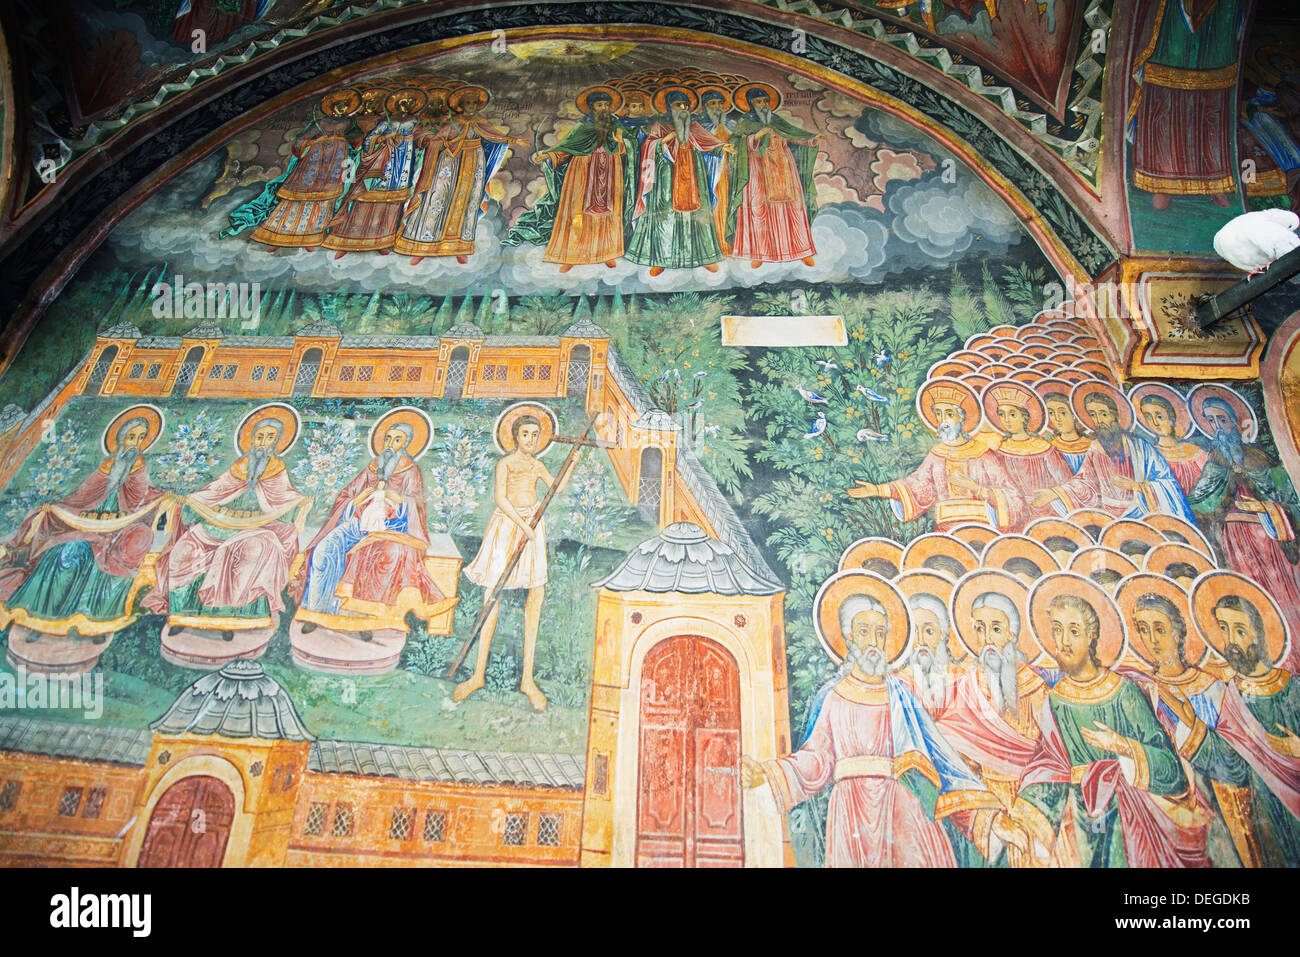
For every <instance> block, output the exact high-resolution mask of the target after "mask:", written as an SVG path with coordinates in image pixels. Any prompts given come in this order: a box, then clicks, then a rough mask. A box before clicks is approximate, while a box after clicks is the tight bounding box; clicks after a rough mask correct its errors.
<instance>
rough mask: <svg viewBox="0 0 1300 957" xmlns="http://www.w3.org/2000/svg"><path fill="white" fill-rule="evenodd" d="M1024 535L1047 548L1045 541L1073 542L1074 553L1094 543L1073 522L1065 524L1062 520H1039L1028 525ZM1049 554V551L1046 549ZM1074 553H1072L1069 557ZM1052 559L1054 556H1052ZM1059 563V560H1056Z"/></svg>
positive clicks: (1089, 536)
mask: <svg viewBox="0 0 1300 957" xmlns="http://www.w3.org/2000/svg"><path fill="white" fill-rule="evenodd" d="M1025 534H1026V535H1027V536H1029V537H1030V538H1032V539H1033V540H1034V541H1036V542H1038V544H1040V545H1042V546H1043V547H1044V548H1047V541H1048V539H1051V538H1064V539H1068V540H1069V541H1071V542H1073V543H1074V545H1075V549H1074V551H1075V552H1078V551H1080V550H1081V549H1084V548H1091V547H1092V546H1093V545H1095V544H1096V541H1095V540H1094V539H1093V537H1092V536H1091V535H1089V534H1088V533H1087V532H1085V531H1084V530H1083V529H1082V528H1080V527H1079V526H1078V525H1075V524H1074V522H1067V521H1066V520H1065V519H1063V518H1040V519H1036V520H1034V521H1032V522H1030V523H1029V525H1028V526H1026V528H1025ZM1047 550H1048V552H1051V549H1050V548H1048V549H1047ZM1073 554H1074V553H1073V552H1072V553H1071V555H1073ZM1052 557H1053V558H1055V557H1056V556H1055V555H1053V556H1052ZM1058 561H1059V559H1058Z"/></svg>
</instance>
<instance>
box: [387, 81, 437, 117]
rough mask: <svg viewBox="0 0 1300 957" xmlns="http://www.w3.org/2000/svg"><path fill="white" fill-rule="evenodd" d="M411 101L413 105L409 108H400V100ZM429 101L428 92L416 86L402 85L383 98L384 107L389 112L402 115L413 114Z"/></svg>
mask: <svg viewBox="0 0 1300 957" xmlns="http://www.w3.org/2000/svg"><path fill="white" fill-rule="evenodd" d="M404 100H405V101H408V102H412V103H414V104H415V105H414V106H413V107H411V108H410V109H401V104H402V101H404ZM428 102H429V94H427V93H425V92H424V91H423V90H422V89H420V88H419V87H418V86H404V87H402V88H401V89H400V90H394V91H393V92H392V93H390V94H389V96H388V98H387V99H385V100H384V109H386V110H388V112H389V113H401V114H403V115H404V116H415V115H416V114H418V113H419V112H420V111H421V110H423V109H424V108H425V106H426V105H427V104H428Z"/></svg>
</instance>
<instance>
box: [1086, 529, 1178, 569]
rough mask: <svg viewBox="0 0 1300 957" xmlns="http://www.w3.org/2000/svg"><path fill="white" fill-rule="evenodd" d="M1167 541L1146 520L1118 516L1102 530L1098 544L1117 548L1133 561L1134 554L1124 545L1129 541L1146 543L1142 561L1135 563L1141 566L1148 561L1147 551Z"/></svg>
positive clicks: (1116, 549)
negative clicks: (1125, 548) (1129, 552)
mask: <svg viewBox="0 0 1300 957" xmlns="http://www.w3.org/2000/svg"><path fill="white" fill-rule="evenodd" d="M1165 541H1166V539H1165V537H1164V536H1163V535H1161V534H1160V532H1159V531H1157V530H1156V529H1154V528H1152V527H1151V526H1150V525H1148V524H1147V523H1146V522H1142V521H1138V520H1137V519H1135V518H1118V519H1116V520H1115V521H1113V522H1111V523H1110V524H1109V525H1107V526H1106V527H1105V528H1103V529H1102V530H1101V539H1100V540H1099V541H1098V542H1097V544H1098V545H1101V546H1102V547H1104V548H1113V549H1115V551H1117V552H1119V553H1120V554H1121V555H1124V556H1125V557H1127V558H1128V559H1129V560H1130V561H1133V556H1132V555H1129V554H1128V552H1126V551H1124V548H1123V546H1124V545H1125V544H1126V543H1128V542H1137V543H1139V544H1141V545H1145V546H1146V548H1145V549H1144V550H1143V551H1142V562H1136V561H1134V564H1135V565H1139V566H1140V565H1141V564H1143V563H1145V562H1146V554H1147V552H1149V551H1151V549H1153V548H1155V547H1156V546H1157V545H1163V544H1164V543H1165Z"/></svg>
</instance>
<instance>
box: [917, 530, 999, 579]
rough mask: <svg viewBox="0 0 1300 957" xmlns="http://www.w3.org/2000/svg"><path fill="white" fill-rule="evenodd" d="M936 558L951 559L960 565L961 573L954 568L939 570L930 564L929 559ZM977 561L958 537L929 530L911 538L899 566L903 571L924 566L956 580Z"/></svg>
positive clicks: (974, 566)
mask: <svg viewBox="0 0 1300 957" xmlns="http://www.w3.org/2000/svg"><path fill="white" fill-rule="evenodd" d="M938 558H946V559H951V560H952V561H953V562H955V563H956V564H958V565H960V566H961V568H962V571H961V573H960V574H959V573H958V572H957V571H956V570H955V569H954V570H953V571H951V572H945V571H941V570H940V569H938V568H935V567H933V566H932V565H930V562H931V561H933V560H934V559H938ZM979 563H980V560H979V556H978V555H976V554H975V552H973V551H972V550H971V548H970V546H969V545H967V544H966V543H965V542H963V541H962V540H961V539H960V538H956V537H955V536H952V535H947V534H943V533H941V532H929V533H927V534H925V535H921V536H919V537H917V538H914V539H912V541H911V542H910V543H909V544H908V546H907V548H906V549H904V550H903V564H901V565H900V566H899V568H900V569H901V570H902V571H905V572H909V571H912V570H913V569H917V568H926V569H929V570H930V571H933V572H937V573H938V574H940V575H946V576H947V577H949V578H951V579H952V580H953V581H956V580H957V579H958V578H960V577H961V576H962V575H964V574H966V572H969V571H970V570H972V569H974V568H978V567H979Z"/></svg>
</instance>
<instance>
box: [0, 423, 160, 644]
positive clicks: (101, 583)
mask: <svg viewBox="0 0 1300 957" xmlns="http://www.w3.org/2000/svg"><path fill="white" fill-rule="evenodd" d="M114 432H115V435H114V436H113V439H114V440H115V441H113V444H112V445H111V446H110V452H111V454H110V456H109V458H108V459H106V460H105V461H104V462H102V463H101V464H100V466H99V467H98V468H97V469H95V471H93V472H91V473H90V475H89V476H88V477H87V478H86V479H85V481H83V482H82V483H81V484H80V485H78V486H77V488H76V489H75V490H73V492H72V493H71V494H70V495H68V496H66V497H65V498H63V499H61V500H59V501H58V502H54V503H51V504H48V505H43V506H41V507H40V508H39V509H37V510H36V511H34V512H32V513H31V514H30V515H28V516H27V517H26V518H25V519H23V522H22V524H21V525H19V526H18V531H17V532H15V533H14V535H13V538H12V539H11V540H10V542H9V544H7V545H4V546H0V561H3V562H4V565H5V566H6V567H4V568H0V595H2V596H3V599H4V600H3V601H0V622H3V625H5V626H7V625H8V624H10V623H11V622H12V623H16V624H18V625H20V626H22V627H24V628H28V629H30V630H31V631H34V632H35V631H39V632H42V633H44V634H51V635H66V636H68V637H70V638H76V637H77V636H78V635H80V636H83V637H88V638H95V639H97V640H100V641H102V640H104V639H103V636H106V635H110V634H112V633H113V632H116V631H120V630H121V629H122V628H125V627H126V626H127V625H129V624H130V623H131V622H132V621H134V620H135V613H134V605H135V598H136V595H137V593H138V592H139V591H140V590H141V589H142V588H143V587H144V586H145V584H146V581H147V571H148V570H147V569H146V568H145V567H144V566H145V564H146V563H145V558H146V556H147V555H148V553H149V551H150V548H151V547H152V545H153V538H154V532H153V520H154V516H155V514H156V512H157V509H158V507H159V506H161V505H163V504H164V496H163V493H162V492H161V491H160V490H158V489H156V488H154V487H153V485H152V484H151V483H150V481H149V468H148V465H147V464H146V463H145V460H144V455H143V453H144V450H145V449H146V448H147V447H148V444H149V443H150V442H152V441H153V439H154V438H155V437H156V436H157V434H158V431H157V429H156V428H154V429H151V428H150V424H149V422H148V421H146V419H145V418H144V417H130V418H127V419H126V421H125V422H123V423H122V424H121V425H120V426H118V427H117V428H116V429H115V430H114ZM150 433H152V434H150ZM110 441H112V440H110ZM19 556H21V560H15V559H17V558H18V557H19Z"/></svg>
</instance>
